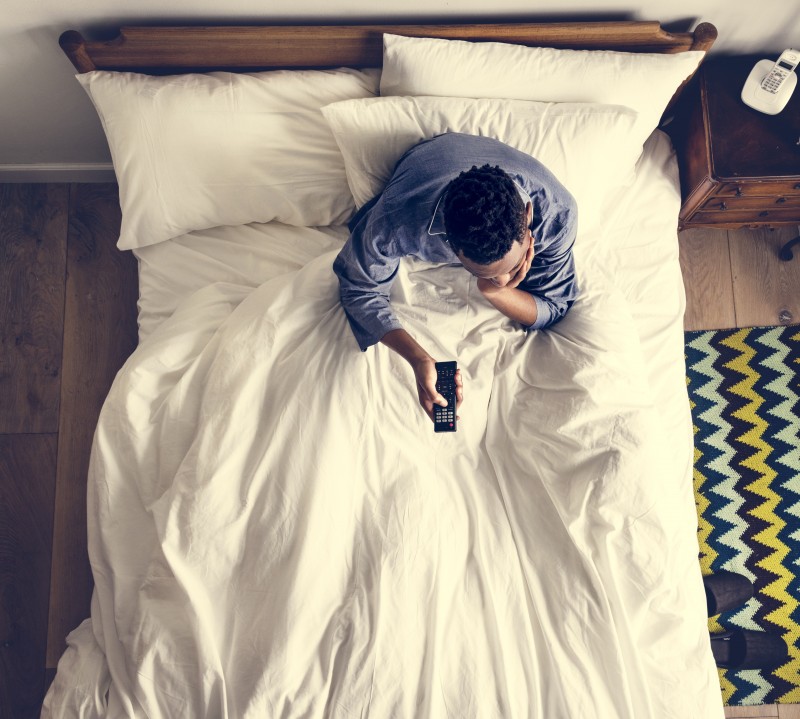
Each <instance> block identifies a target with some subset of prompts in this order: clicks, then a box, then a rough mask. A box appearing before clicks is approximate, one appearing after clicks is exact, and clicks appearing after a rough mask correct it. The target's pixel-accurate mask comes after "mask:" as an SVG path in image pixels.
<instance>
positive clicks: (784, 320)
mask: <svg viewBox="0 0 800 719" xmlns="http://www.w3.org/2000/svg"><path fill="white" fill-rule="evenodd" d="M796 236H797V228H796V227H783V228H778V229H775V230H729V231H728V242H729V247H730V255H731V275H732V278H733V301H734V311H735V314H736V326H737V327H755V326H763V325H781V324H795V323H800V253H797V254H796V255H795V257H794V259H793V260H791V261H789V262H783V261H782V260H781V259H780V258H779V257H778V252H779V251H780V249H781V247H782V246H783V245H784V244H785V243H786V242H788V241H789V240H791V239H792V238H793V237H796Z"/></svg>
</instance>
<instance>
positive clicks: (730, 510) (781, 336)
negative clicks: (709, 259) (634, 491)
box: [685, 325, 800, 706]
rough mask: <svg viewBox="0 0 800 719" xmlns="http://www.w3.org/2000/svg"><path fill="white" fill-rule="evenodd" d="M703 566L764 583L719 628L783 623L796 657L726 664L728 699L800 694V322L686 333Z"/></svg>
mask: <svg viewBox="0 0 800 719" xmlns="http://www.w3.org/2000/svg"><path fill="white" fill-rule="evenodd" d="M685 341H686V370H687V386H688V389H689V397H690V400H691V405H692V417H693V420H694V432H695V443H694V445H695V458H694V487H695V499H696V502H697V514H698V520H699V527H698V539H699V543H700V564H701V569H702V572H703V574H709V573H713V572H716V571H720V570H723V569H725V570H728V571H731V572H737V573H739V574H744V575H745V576H747V577H749V579H750V580H751V581H752V582H753V584H754V585H755V595H754V597H753V598H752V599H751V600H750V601H749V602H748V603H747V604H746V605H745V606H744V607H743V608H740V609H737V610H733V611H731V612H728V613H725V614H722V615H720V616H719V617H718V618H715V619H709V625H708V626H709V630H710V631H711V632H714V633H716V632H722V631H727V630H729V629H733V628H735V627H740V628H742V629H752V630H763V631H769V632H775V633H778V634H780V635H782V636H783V638H784V639H785V640H786V642H787V644H788V645H789V647H790V658H789V661H788V663H786V664H785V665H784V666H782V667H779V668H778V669H776V670H774V671H771V672H767V671H761V670H748V671H739V672H735V671H732V670H720V685H721V688H722V696H723V700H724V702H725V704H726V705H729V706H731V705H753V704H775V703H798V702H800V641H799V640H800V609H798V606H799V605H800V439H799V437H800V325H795V326H789V327H752V328H748V329H738V330H716V331H700V332H686V336H685Z"/></svg>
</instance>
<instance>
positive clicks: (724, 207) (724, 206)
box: [719, 202, 728, 210]
mask: <svg viewBox="0 0 800 719" xmlns="http://www.w3.org/2000/svg"><path fill="white" fill-rule="evenodd" d="M719 209H720V210H727V209H728V203H727V202H720V203H719Z"/></svg>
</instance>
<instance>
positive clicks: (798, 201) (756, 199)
mask: <svg viewBox="0 0 800 719" xmlns="http://www.w3.org/2000/svg"><path fill="white" fill-rule="evenodd" d="M790 207H794V208H800V194H797V195H781V196H780V197H760V196H758V195H750V196H747V195H746V194H742V195H741V196H736V195H734V196H733V197H731V196H725V195H721V194H719V193H717V194H716V195H714V197H711V198H710V199H708V200H706V201H705V202H704V203H703V206H702V208H701V209H702V210H704V211H705V210H722V211H727V210H731V211H735V210H785V209H788V208H790ZM798 214H800V213H798Z"/></svg>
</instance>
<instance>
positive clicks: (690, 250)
mask: <svg viewBox="0 0 800 719" xmlns="http://www.w3.org/2000/svg"><path fill="white" fill-rule="evenodd" d="M679 243H680V244H679V249H680V261H681V271H682V272H683V280H684V285H685V287H686V314H685V315H684V320H683V323H684V328H685V329H687V330H710V329H724V328H728V327H735V326H736V312H735V308H734V304H733V279H732V277H731V260H730V251H729V248H728V233H727V232H726V231H725V230H711V229H693V230H685V231H684V232H682V233H681V234H680V240H679Z"/></svg>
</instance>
